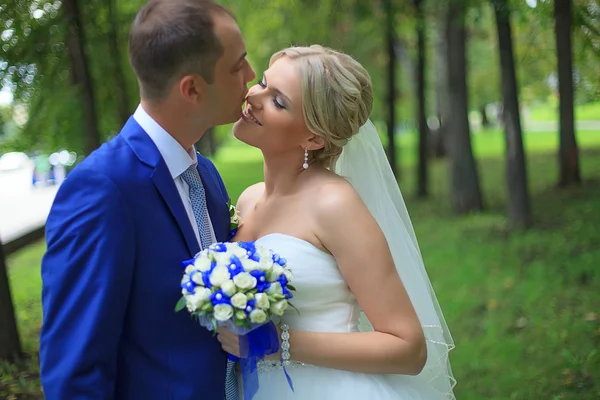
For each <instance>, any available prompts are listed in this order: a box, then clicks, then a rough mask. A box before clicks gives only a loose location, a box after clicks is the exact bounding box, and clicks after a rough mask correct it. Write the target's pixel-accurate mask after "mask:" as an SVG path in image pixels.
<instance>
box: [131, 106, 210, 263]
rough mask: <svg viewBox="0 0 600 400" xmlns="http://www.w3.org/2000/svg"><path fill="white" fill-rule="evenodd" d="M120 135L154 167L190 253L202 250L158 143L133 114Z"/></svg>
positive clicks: (157, 182) (154, 177) (156, 182)
mask: <svg viewBox="0 0 600 400" xmlns="http://www.w3.org/2000/svg"><path fill="white" fill-rule="evenodd" d="M120 135H121V136H122V137H123V139H124V140H125V141H126V142H127V143H128V144H129V146H130V147H131V149H132V150H133V152H134V153H135V154H136V155H137V157H138V158H139V160H140V161H141V162H143V163H144V164H147V165H148V166H149V167H151V168H153V170H152V174H151V178H152V181H153V182H154V185H155V186H156V189H157V190H158V192H159V193H160V195H161V197H162V198H163V200H164V201H165V204H166V205H167V208H168V209H169V212H170V213H171V215H172V216H173V218H174V219H175V221H177V226H178V227H179V230H180V231H181V234H182V235H183V237H184V239H185V243H186V245H187V248H188V250H189V252H190V255H191V256H193V255H195V254H196V253H198V251H199V250H200V247H199V246H198V241H197V239H196V235H195V234H194V230H193V228H192V225H191V223H190V220H189V218H188V215H187V213H186V211H185V208H184V206H183V202H182V201H181V197H180V196H179V192H178V191H177V187H176V186H175V182H174V181H173V178H172V177H171V174H170V172H169V169H168V168H167V164H166V163H165V161H164V160H163V158H162V156H161V155H160V152H159V151H158V149H157V148H156V145H155V144H154V142H153V141H152V139H150V136H148V134H147V133H146V132H145V131H144V130H143V129H142V127H141V126H140V125H139V124H138V123H137V122H136V120H135V119H134V118H133V116H132V117H130V118H129V120H128V121H127V123H126V124H125V126H124V127H123V129H122V130H121V133H120Z"/></svg>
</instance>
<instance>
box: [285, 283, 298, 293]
mask: <svg viewBox="0 0 600 400" xmlns="http://www.w3.org/2000/svg"><path fill="white" fill-rule="evenodd" d="M287 288H288V290H293V291H294V292H295V291H296V288H295V287H293V286H292V285H290V284H289V283H288V284H287Z"/></svg>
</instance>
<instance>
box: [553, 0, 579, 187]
mask: <svg viewBox="0 0 600 400" xmlns="http://www.w3.org/2000/svg"><path fill="white" fill-rule="evenodd" d="M554 19H555V23H556V25H555V39H556V55H557V57H558V93H559V97H560V103H559V109H560V147H559V152H558V162H559V168H560V178H559V186H568V185H572V184H578V183H580V182H581V175H580V172H579V150H578V148H577V140H576V139H575V110H574V99H573V96H574V95H573V91H574V90H573V49H572V42H571V37H572V35H571V29H572V6H571V0H555V1H554Z"/></svg>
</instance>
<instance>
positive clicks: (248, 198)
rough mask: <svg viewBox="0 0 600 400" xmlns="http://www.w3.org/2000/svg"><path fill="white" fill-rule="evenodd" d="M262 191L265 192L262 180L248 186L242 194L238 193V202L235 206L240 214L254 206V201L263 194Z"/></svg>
mask: <svg viewBox="0 0 600 400" xmlns="http://www.w3.org/2000/svg"><path fill="white" fill-rule="evenodd" d="M264 192H265V183H264V182H258V183H255V184H254V185H252V186H248V187H247V188H246V189H245V190H244V191H243V192H242V194H240V197H239V198H238V202H237V204H236V207H237V209H238V211H239V213H240V215H243V214H244V210H246V211H248V210H251V209H252V208H254V205H255V204H256V202H257V201H258V199H259V198H260V196H262V195H263V193H264Z"/></svg>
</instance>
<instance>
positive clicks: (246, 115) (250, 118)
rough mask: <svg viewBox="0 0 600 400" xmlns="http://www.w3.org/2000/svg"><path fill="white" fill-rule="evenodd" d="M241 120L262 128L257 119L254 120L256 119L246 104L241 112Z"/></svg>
mask: <svg viewBox="0 0 600 400" xmlns="http://www.w3.org/2000/svg"><path fill="white" fill-rule="evenodd" d="M242 119H243V120H244V121H246V122H248V123H251V124H256V125H259V126H262V124H261V123H260V121H259V120H258V119H256V117H255V116H254V114H253V113H252V110H251V109H250V106H249V105H248V103H246V107H244V109H243V110H242Z"/></svg>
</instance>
